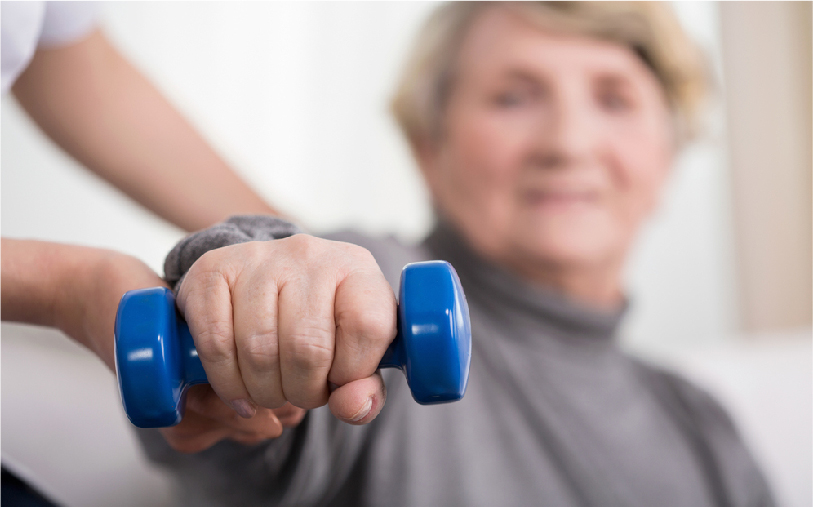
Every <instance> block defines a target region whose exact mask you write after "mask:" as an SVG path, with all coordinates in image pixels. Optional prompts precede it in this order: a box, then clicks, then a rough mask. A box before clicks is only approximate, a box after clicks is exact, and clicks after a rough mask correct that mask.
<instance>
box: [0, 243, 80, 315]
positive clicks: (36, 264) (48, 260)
mask: <svg viewBox="0 0 813 507" xmlns="http://www.w3.org/2000/svg"><path fill="white" fill-rule="evenodd" d="M92 250H93V249H90V248H81V247H74V246H69V245H61V244H57V243H48V242H43V241H27V240H14V239H6V238H3V240H2V317H3V320H8V321H17V322H26V323H29V324H37V325H41V326H49V327H59V320H60V316H59V314H60V311H61V308H60V303H61V302H63V301H69V300H70V299H71V296H70V294H68V292H69V291H70V290H71V283H70V277H71V274H72V273H77V272H81V271H82V270H84V269H85V264H86V263H87V262H88V260H89V255H88V254H89V253H92Z"/></svg>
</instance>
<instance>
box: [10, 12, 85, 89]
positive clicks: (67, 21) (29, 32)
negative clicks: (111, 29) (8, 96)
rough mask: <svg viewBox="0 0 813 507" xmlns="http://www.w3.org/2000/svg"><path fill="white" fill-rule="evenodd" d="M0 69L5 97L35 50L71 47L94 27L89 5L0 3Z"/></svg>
mask: <svg viewBox="0 0 813 507" xmlns="http://www.w3.org/2000/svg"><path fill="white" fill-rule="evenodd" d="M0 21H2V30H0V52H2V55H0V64H1V65H0V67H2V82H0V86H2V93H4V94H5V93H6V92H7V91H8V90H9V88H11V85H12V84H13V83H14V81H15V80H16V79H17V77H18V76H19V75H20V74H21V73H22V71H23V70H25V68H26V67H27V66H28V63H29V62H30V61H31V58H32V57H33V56H34V52H35V51H36V50H37V47H57V46H64V45H68V44H71V43H73V42H75V41H77V40H79V39H81V38H82V37H84V36H85V35H87V34H88V33H90V31H91V30H93V28H94V27H95V26H96V5H94V4H93V3H91V2H19V1H18V2H0Z"/></svg>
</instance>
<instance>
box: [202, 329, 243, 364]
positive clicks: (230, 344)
mask: <svg viewBox="0 0 813 507" xmlns="http://www.w3.org/2000/svg"><path fill="white" fill-rule="evenodd" d="M195 348H197V350H198V355H199V356H200V357H201V359H203V360H206V361H209V362H212V363H222V362H225V361H228V360H231V359H232V357H234V340H233V339H232V334H231V323H229V322H219V321H214V322H208V323H207V325H206V328H205V329H203V330H201V331H198V333H197V336H195Z"/></svg>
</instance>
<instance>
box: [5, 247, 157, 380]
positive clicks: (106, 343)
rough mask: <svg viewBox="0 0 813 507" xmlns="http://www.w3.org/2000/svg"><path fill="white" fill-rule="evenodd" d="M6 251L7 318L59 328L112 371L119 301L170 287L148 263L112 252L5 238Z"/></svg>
mask: <svg viewBox="0 0 813 507" xmlns="http://www.w3.org/2000/svg"><path fill="white" fill-rule="evenodd" d="M2 250H3V255H2V272H3V276H2V290H0V292H1V293H2V303H0V304H2V308H3V320H4V321H17V322H27V323H29V324H37V325H41V326H49V327H55V328H57V329H60V330H62V331H63V332H64V333H65V334H67V335H69V336H70V337H72V338H73V339H74V340H76V341H77V342H79V343H81V344H82V345H84V346H86V347H87V348H89V349H90V350H92V351H93V352H94V353H95V354H96V355H98V356H99V357H100V358H101V359H102V361H104V363H105V364H106V365H107V367H108V368H110V369H111V370H115V366H114V359H113V321H114V320H115V316H116V307H117V305H118V302H119V299H121V296H122V295H123V294H124V293H125V292H126V291H128V290H132V289H137V288H144V287H153V286H156V285H165V284H164V281H163V280H162V279H161V278H160V277H159V276H158V275H157V274H156V273H155V272H153V271H152V270H151V269H150V268H149V267H147V265H145V264H144V263H143V262H141V261H139V260H138V259H135V258H134V257H130V256H129V255H124V254H121V253H118V252H113V251H110V250H103V249H99V248H90V247H82V246H75V245H66V244H61V243H50V242H45V241H28V240H14V239H6V238H3V240H2Z"/></svg>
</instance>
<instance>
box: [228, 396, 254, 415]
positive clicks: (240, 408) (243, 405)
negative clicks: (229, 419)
mask: <svg viewBox="0 0 813 507" xmlns="http://www.w3.org/2000/svg"><path fill="white" fill-rule="evenodd" d="M231 408H233V409H234V411H235V412H237V413H238V414H239V415H240V417H242V418H244V419H251V418H252V417H254V414H256V413H257V409H256V408H254V405H253V404H252V403H251V402H250V401H248V400H247V399H245V398H240V399H239V400H234V401H232V402H231Z"/></svg>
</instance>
